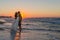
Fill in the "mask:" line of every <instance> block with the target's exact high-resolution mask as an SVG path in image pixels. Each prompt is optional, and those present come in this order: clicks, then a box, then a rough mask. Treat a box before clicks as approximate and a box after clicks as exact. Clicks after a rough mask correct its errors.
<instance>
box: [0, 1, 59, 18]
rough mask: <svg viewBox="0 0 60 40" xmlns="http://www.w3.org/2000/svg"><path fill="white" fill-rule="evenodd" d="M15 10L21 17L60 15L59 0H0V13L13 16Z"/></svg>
mask: <svg viewBox="0 0 60 40" xmlns="http://www.w3.org/2000/svg"><path fill="white" fill-rule="evenodd" d="M16 11H21V14H22V16H23V18H30V17H60V0H7V1H5V0H0V15H2V16H13V17H14V13H15V12H16Z"/></svg>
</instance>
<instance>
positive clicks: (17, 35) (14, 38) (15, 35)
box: [11, 30, 21, 40]
mask: <svg viewBox="0 0 60 40" xmlns="http://www.w3.org/2000/svg"><path fill="white" fill-rule="evenodd" d="M20 39H21V32H19V31H17V32H16V31H13V30H12V31H11V40H20Z"/></svg>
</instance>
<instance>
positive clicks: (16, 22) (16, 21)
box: [11, 17, 19, 31]
mask: <svg viewBox="0 0 60 40" xmlns="http://www.w3.org/2000/svg"><path fill="white" fill-rule="evenodd" d="M18 22H19V17H17V19H15V21H14V23H13V24H12V27H11V29H12V30H14V31H17V29H18Z"/></svg>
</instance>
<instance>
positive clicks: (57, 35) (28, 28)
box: [0, 18, 60, 40]
mask: <svg viewBox="0 0 60 40" xmlns="http://www.w3.org/2000/svg"><path fill="white" fill-rule="evenodd" d="M3 20H7V19H3ZM11 20H12V19H11ZM59 20H60V19H57V18H55V19H52V18H49V19H48V18H39V19H37V20H36V18H35V19H24V20H23V22H22V32H20V35H18V32H16V33H17V35H16V38H17V36H19V40H60V23H59V22H60V21H59ZM11 25H12V21H11V22H10V21H9V22H6V23H4V24H0V28H2V30H0V40H12V38H11V37H12V35H11V31H10V30H11Z"/></svg>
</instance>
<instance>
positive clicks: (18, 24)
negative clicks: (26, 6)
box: [11, 11, 22, 40]
mask: <svg viewBox="0 0 60 40" xmlns="http://www.w3.org/2000/svg"><path fill="white" fill-rule="evenodd" d="M21 21H22V16H21V13H20V11H18V12H15V20H14V23H13V24H12V28H11V39H12V40H14V39H15V36H16V32H17V28H18V27H19V33H20V32H21Z"/></svg>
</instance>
